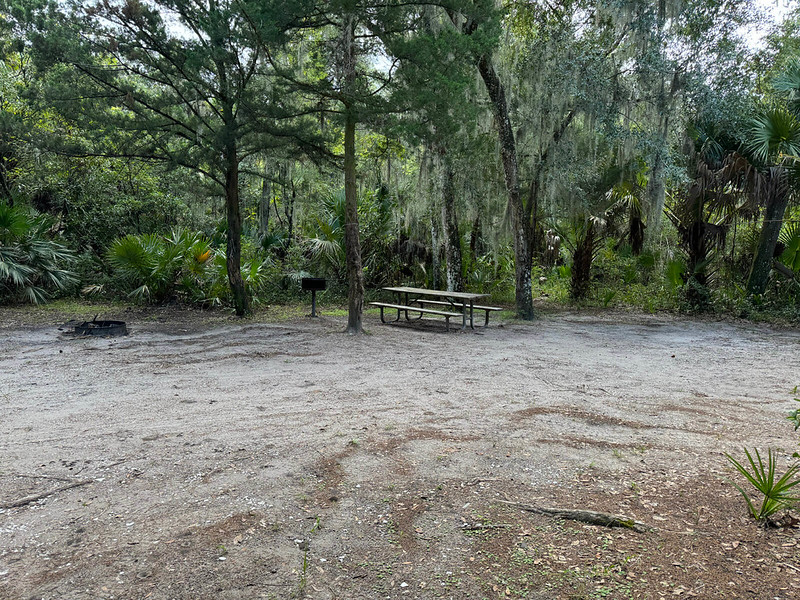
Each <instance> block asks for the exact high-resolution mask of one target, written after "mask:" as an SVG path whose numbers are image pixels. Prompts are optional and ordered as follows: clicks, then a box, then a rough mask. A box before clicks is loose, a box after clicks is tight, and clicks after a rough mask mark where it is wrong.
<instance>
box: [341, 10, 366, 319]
mask: <svg viewBox="0 0 800 600" xmlns="http://www.w3.org/2000/svg"><path fill="white" fill-rule="evenodd" d="M343 34H344V45H345V64H344V72H345V86H346V89H347V90H348V91H350V90H353V88H354V86H355V78H356V56H355V17H353V15H347V16H346V17H345V24H344V32H343ZM350 102H352V100H351V101H350ZM344 206H345V208H344V212H345V233H344V243H345V260H346V262H347V284H348V290H347V329H346V332H347V333H349V334H360V333H362V331H363V328H362V324H361V314H362V310H363V307H364V271H363V269H362V266H361V241H360V239H359V230H358V190H357V188H356V116H355V113H354V110H353V106H352V104H347V105H345V123H344Z"/></svg>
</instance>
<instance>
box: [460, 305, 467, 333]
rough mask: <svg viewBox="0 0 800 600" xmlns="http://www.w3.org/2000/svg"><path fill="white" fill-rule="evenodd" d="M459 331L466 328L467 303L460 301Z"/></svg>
mask: <svg viewBox="0 0 800 600" xmlns="http://www.w3.org/2000/svg"><path fill="white" fill-rule="evenodd" d="M461 313H462V314H461V331H466V330H467V303H466V302H462V303H461Z"/></svg>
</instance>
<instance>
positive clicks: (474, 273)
mask: <svg viewBox="0 0 800 600" xmlns="http://www.w3.org/2000/svg"><path fill="white" fill-rule="evenodd" d="M784 4H785V3H783V4H782V6H783V8H784V9H788V10H784V11H782V12H785V13H786V15H785V18H784V19H783V20H781V21H780V22H776V19H775V11H777V10H778V8H780V7H779V6H778V5H777V4H776V5H775V6H771V5H769V4H764V3H755V2H753V1H752V0H732V1H725V2H723V1H718V0H691V1H688V2H675V1H670V0H661V1H659V2H642V1H638V0H633V1H627V0H610V1H600V2H590V1H582V0H581V1H570V2H559V3H555V2H547V1H541V2H540V1H529V2H516V1H512V2H507V3H503V4H498V3H495V2H494V1H489V0H474V1H467V0H445V1H437V2H430V3H428V2H420V3H415V2H404V1H398V0H375V1H370V0H367V1H363V2H359V1H355V0H336V1H333V2H324V3H323V2H313V1H309V0H283V1H279V0H259V1H254V0H100V1H97V2H74V1H60V2H57V1H49V0H0V302H2V303H16V302H25V301H27V302H37V303H38V302H44V301H47V300H49V299H51V298H53V297H76V296H81V297H102V298H128V299H133V300H136V301H137V302H150V303H167V302H180V303H187V304H193V305H198V306H225V307H231V308H232V309H233V310H235V312H236V313H237V314H239V315H244V314H247V313H248V312H250V311H252V310H253V308H254V307H257V306H259V305H264V304H269V303H274V302H286V301H291V300H292V299H295V298H296V297H297V296H298V295H299V294H300V279H301V278H303V277H307V276H312V275H313V276H319V277H326V278H328V280H329V282H330V286H331V289H330V292H329V294H330V295H331V296H332V298H333V299H337V298H338V299H341V301H344V298H345V297H347V304H348V329H349V330H350V331H352V332H357V331H360V330H361V313H362V309H363V303H364V297H365V294H366V295H367V297H369V296H370V295H371V294H375V293H377V292H376V291H375V290H377V289H378V288H380V287H381V286H384V285H390V284H401V283H405V284H413V285H417V286H427V287H433V288H447V289H451V290H470V291H476V292H483V293H488V294H491V296H492V299H493V301H495V302H498V303H504V304H506V305H508V306H513V310H514V312H515V314H516V315H517V316H518V317H520V318H523V319H530V318H532V317H533V316H534V306H535V304H534V299H537V298H547V299H548V301H550V302H555V303H564V304H566V303H579V304H583V305H595V306H611V305H620V306H635V307H640V308H642V309H644V310H647V311H655V310H661V309H671V310H686V311H717V312H722V313H729V314H733V315H736V316H740V317H745V318H754V319H763V318H769V319H775V318H779V319H783V320H788V321H794V322H797V321H798V320H800V203H798V201H797V198H798V190H800V178H798V175H799V174H800V172H798V165H799V164H800V162H798V156H800V39H798V37H797V32H798V28H800V7H798V6H792V3H788V4H785V5H784Z"/></svg>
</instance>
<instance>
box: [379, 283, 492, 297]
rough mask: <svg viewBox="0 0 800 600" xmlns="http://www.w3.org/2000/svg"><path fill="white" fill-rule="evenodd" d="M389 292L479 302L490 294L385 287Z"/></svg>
mask: <svg viewBox="0 0 800 600" xmlns="http://www.w3.org/2000/svg"><path fill="white" fill-rule="evenodd" d="M383 289H384V290H386V291H387V292H395V293H398V294H419V295H421V296H436V297H440V298H456V299H458V300H477V299H478V298H485V297H486V296H488V295H489V294H473V293H472V292H448V291H447V290H426V289H425V288H414V287H405V286H401V287H385V288H383Z"/></svg>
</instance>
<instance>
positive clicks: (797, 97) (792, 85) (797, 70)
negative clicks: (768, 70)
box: [772, 60, 800, 114]
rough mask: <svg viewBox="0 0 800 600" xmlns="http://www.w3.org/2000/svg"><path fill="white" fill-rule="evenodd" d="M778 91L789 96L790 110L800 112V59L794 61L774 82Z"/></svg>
mask: <svg viewBox="0 0 800 600" xmlns="http://www.w3.org/2000/svg"><path fill="white" fill-rule="evenodd" d="M772 85H773V87H774V88H775V90H776V91H777V92H780V93H783V94H785V95H786V96H787V100H788V103H789V110H791V111H792V112H794V113H795V114H800V60H795V61H794V62H792V63H791V64H790V65H789V66H788V67H786V69H784V71H783V72H782V73H781V74H780V75H778V76H777V77H776V78H775V80H774V81H773V82H772Z"/></svg>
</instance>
